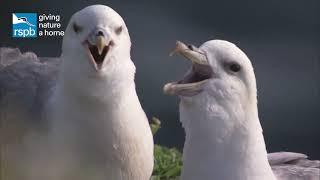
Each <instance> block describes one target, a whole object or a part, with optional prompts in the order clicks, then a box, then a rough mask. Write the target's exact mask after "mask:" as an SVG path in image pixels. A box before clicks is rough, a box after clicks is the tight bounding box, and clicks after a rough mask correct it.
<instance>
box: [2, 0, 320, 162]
mask: <svg viewBox="0 0 320 180" xmlns="http://www.w3.org/2000/svg"><path fill="white" fill-rule="evenodd" d="M92 4H105V5H108V6H111V7H112V8H113V9H115V10H116V11H117V12H118V13H119V14H120V15H121V16H122V17H123V19H124V20H125V21H126V24H127V27H128V29H129V32H130V35H131V40H132V44H133V45H132V59H133V61H134V63H135V64H136V67H137V74H136V83H137V90H138V95H139V97H140V100H141V103H142V105H143V107H144V110H145V111H146V113H147V115H148V117H150V118H151V117H152V116H156V117H158V118H159V119H160V120H161V121H162V128H161V130H160V131H159V132H158V133H157V135H156V138H155V141H156V143H158V144H162V145H166V146H168V147H178V148H180V149H181V148H182V147H183V142H184V131H183V129H182V127H181V124H180V122H179V114H178V101H179V100H178V98H177V97H170V96H166V95H164V94H163V93H162V87H163V85H164V84H165V83H166V82H168V81H172V80H177V79H179V78H181V77H182V75H183V74H184V72H185V71H186V70H187V69H188V67H189V66H190V64H188V62H186V61H184V60H183V58H181V57H168V54H169V52H170V50H171V49H172V48H173V47H174V46H175V41H176V40H182V41H183V42H186V43H192V44H194V45H196V46H199V45H201V44H202V43H203V42H205V41H207V40H209V39H225V40H228V41H231V42H234V43H235V44H237V45H238V46H239V47H240V48H241V49H242V50H243V51H244V52H246V54H247V55H248V56H249V58H250V59H251V61H252V63H253V65H254V68H255V73H256V78H257V85H258V101H259V113H260V120H261V123H262V126H263V129H264V135H265V139H266V143H267V148H268V151H269V152H271V151H296V152H303V153H306V154H308V155H310V157H311V158H318V159H319V158H320V101H319V100H320V1H319V0H308V1H299V0H282V1H278V0H269V1H257V0H244V1H236V0H233V1H232V0H223V1H222V0H220V1H217V0H198V1H192V0H184V1H179V0H161V1H132V0H122V1H119V0H109V1H102V0H100V1H97V0H95V1H80V0H68V1H66V0H55V1H49V0H47V1H44V0H42V1H31V0H24V1H18V0H10V1H9V0H5V1H3V2H2V3H1V7H0V17H1V18H0V24H1V25H0V27H1V28H0V46H6V47H7V46H9V47H18V48H20V49H21V51H23V52H25V51H33V52H35V53H36V54H37V55H38V56H42V57H56V56H59V55H60V53H61V50H60V46H61V42H62V38H60V37H55V38H36V39H13V38H11V13H13V12H37V13H39V14H42V13H45V14H49V13H50V14H59V15H61V18H62V26H63V27H64V28H65V27H66V25H67V23H68V20H69V18H70V16H71V15H72V14H73V13H74V12H76V11H78V10H80V9H82V8H84V7H86V6H88V5H92Z"/></svg>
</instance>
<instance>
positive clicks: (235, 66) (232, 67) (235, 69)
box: [229, 63, 241, 72]
mask: <svg viewBox="0 0 320 180" xmlns="http://www.w3.org/2000/svg"><path fill="white" fill-rule="evenodd" d="M229 68H230V70H231V71H233V72H238V71H240V69H241V66H240V65H239V64H237V63H232V64H231V65H230V66H229Z"/></svg>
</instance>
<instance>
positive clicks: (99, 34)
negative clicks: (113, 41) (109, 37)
mask: <svg viewBox="0 0 320 180" xmlns="http://www.w3.org/2000/svg"><path fill="white" fill-rule="evenodd" d="M96 36H104V34H103V32H102V31H98V32H97V34H96Z"/></svg>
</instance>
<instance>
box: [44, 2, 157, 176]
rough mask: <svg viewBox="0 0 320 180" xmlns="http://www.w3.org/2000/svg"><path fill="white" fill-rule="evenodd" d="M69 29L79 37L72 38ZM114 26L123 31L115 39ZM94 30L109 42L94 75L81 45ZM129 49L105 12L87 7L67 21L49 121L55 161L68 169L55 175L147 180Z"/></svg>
mask: <svg viewBox="0 0 320 180" xmlns="http://www.w3.org/2000/svg"><path fill="white" fill-rule="evenodd" d="M75 23H76V24H77V26H79V27H81V32H79V33H75V32H74V29H73V25H74V24H75ZM120 26H122V29H123V30H122V32H121V34H116V32H115V29H117V28H118V27H120ZM96 28H99V29H101V30H102V31H103V32H104V36H105V38H106V39H108V40H110V41H113V47H112V48H110V49H109V51H108V54H107V55H106V57H105V60H104V62H103V65H102V68H101V69H100V70H99V72H97V71H96V70H95V69H94V68H92V65H91V64H90V61H88V56H87V54H86V51H85V50H84V48H83V45H82V42H84V41H85V40H86V39H89V38H90V35H91V32H92V31H94V30H95V29H96ZM130 47H131V42H130V37H129V33H128V30H127V28H126V26H125V23H124V21H123V20H122V18H121V17H120V15H118V14H117V13H116V12H115V11H114V10H112V9H111V8H109V7H107V6H102V5H94V6H89V7H87V8H85V9H83V10H81V11H79V12H77V13H76V14H74V15H73V17H72V18H71V20H70V22H69V25H68V27H67V29H66V33H65V36H64V40H63V46H62V55H61V58H62V67H61V68H62V70H61V73H60V78H59V80H58V83H57V87H56V90H55V93H54V95H53V97H52V102H51V107H49V109H50V110H52V111H51V113H52V117H53V118H52V120H51V126H52V131H51V132H50V138H52V141H53V142H54V143H55V144H54V146H55V147H58V151H62V152H65V153H66V156H65V157H64V156H61V157H62V159H61V158H60V160H61V161H62V162H64V164H67V165H68V166H67V167H66V169H60V170H59V169H58V171H62V172H58V174H62V175H66V174H68V173H69V174H71V175H73V176H78V175H77V174H78V173H79V172H81V171H82V170H83V169H89V172H90V173H89V174H88V175H85V176H79V177H77V178H76V179H97V180H100V179H101V180H102V179H119V180H121V179H122V180H135V179H136V180H144V179H148V178H149V177H150V176H151V173H152V169H153V140H152V134H151V131H150V127H149V124H148V120H147V118H146V115H145V113H144V111H143V109H142V108H141V105H140V102H139V99H138V97H137V94H136V90H135V83H134V74H135V66H134V64H133V62H132V61H131V59H130ZM61 149H62V150H61ZM58 161H59V160H58ZM81 162H86V164H82V163H81ZM58 163H59V162H58ZM66 170H67V171H66ZM68 171H70V172H68Z"/></svg>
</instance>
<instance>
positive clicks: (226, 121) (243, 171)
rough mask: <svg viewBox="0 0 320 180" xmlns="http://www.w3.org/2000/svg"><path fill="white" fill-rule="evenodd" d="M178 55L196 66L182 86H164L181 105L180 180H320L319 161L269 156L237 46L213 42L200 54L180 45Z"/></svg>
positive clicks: (250, 78)
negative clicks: (182, 145)
mask: <svg viewBox="0 0 320 180" xmlns="http://www.w3.org/2000/svg"><path fill="white" fill-rule="evenodd" d="M174 53H179V54H181V55H183V56H184V57H185V58H186V59H188V60H190V61H191V62H192V68H191V69H190V70H189V72H188V73H187V74H186V75H185V77H184V79H183V80H181V81H178V82H173V83H168V84H166V85H165V86H164V92H165V93H167V94H175V95H178V96H180V99H181V101H180V121H181V122H182V125H183V127H184V129H185V133H186V140H185V145H184V149H183V168H182V175H181V179H182V180H198V179H201V180H276V179H277V180H316V179H318V178H319V176H320V169H319V168H320V167H319V166H320V162H319V161H310V160H308V159H306V158H307V156H305V155H303V154H297V153H288V152H282V153H272V154H269V155H267V151H266V146H265V142H264V137H263V134H262V128H261V125H260V122H259V117H258V108H257V89H256V79H255V74H254V71H253V67H252V65H251V62H250V60H249V58H248V57H247V56H246V54H245V53H243V52H242V51H241V50H240V49H239V48H238V47H237V46H235V45H234V44H232V43H230V42H227V41H223V40H211V41H208V42H206V43H204V44H203V45H201V47H200V48H196V47H195V46H192V45H189V46H186V45H185V44H183V43H182V42H179V41H178V42H177V47H176V49H175V51H174ZM268 157H269V159H268ZM269 161H270V162H269ZM271 166H272V167H271Z"/></svg>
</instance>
